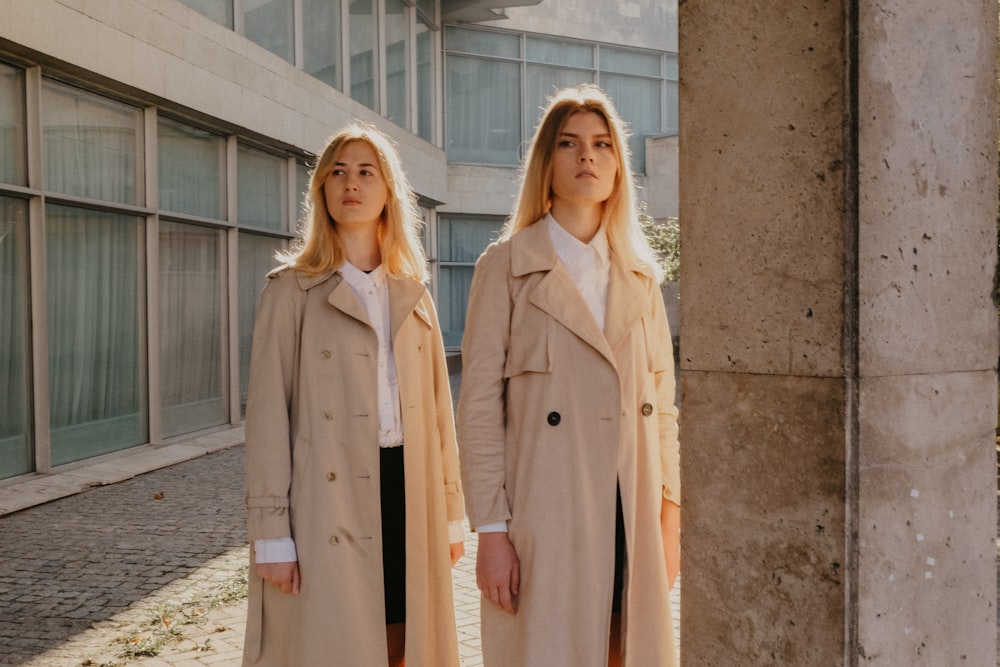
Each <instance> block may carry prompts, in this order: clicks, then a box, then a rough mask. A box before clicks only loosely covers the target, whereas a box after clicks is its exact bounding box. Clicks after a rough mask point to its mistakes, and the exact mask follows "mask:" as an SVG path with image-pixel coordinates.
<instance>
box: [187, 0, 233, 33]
mask: <svg viewBox="0 0 1000 667" xmlns="http://www.w3.org/2000/svg"><path fill="white" fill-rule="evenodd" d="M181 2H183V3H184V4H185V5H187V6H188V7H190V8H191V9H194V10H195V11H197V12H199V13H201V14H204V15H205V16H207V17H208V18H210V19H212V20H213V21H215V22H216V23H221V24H222V25H224V26H226V27H227V28H229V29H230V30H232V29H233V0H181Z"/></svg>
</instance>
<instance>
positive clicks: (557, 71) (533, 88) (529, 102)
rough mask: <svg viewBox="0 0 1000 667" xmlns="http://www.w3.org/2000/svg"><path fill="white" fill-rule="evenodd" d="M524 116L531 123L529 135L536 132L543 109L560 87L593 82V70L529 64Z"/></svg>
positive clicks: (526, 72) (526, 76)
mask: <svg viewBox="0 0 1000 667" xmlns="http://www.w3.org/2000/svg"><path fill="white" fill-rule="evenodd" d="M525 79H526V80H525V85H524V118H525V120H526V121H527V122H530V123H531V125H530V126H529V127H528V128H526V129H527V130H528V136H529V137H531V136H533V135H534V134H535V128H536V127H538V123H539V121H541V120H542V111H544V109H545V105H546V104H547V103H548V98H549V97H551V96H552V95H553V94H555V92H556V91H557V90H559V89H560V88H566V87H568V86H576V85H579V84H581V83H592V82H593V81H594V73H593V71H592V70H581V69H569V68H566V67H546V66H544V65H528V66H527V68H526V71H525Z"/></svg>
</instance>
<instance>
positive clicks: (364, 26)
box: [348, 0, 378, 111]
mask: <svg viewBox="0 0 1000 667" xmlns="http://www.w3.org/2000/svg"><path fill="white" fill-rule="evenodd" d="M350 7H351V11H350V19H349V20H350V22H351V25H350V27H349V29H348V34H349V36H350V46H351V97H352V98H353V99H355V100H357V101H358V102H360V103H361V104H364V105H365V106H366V107H368V108H369V109H374V110H375V111H378V90H377V88H376V87H375V77H376V74H377V63H376V62H375V53H376V46H377V45H378V25H377V23H376V21H375V2H374V0H351V5H350Z"/></svg>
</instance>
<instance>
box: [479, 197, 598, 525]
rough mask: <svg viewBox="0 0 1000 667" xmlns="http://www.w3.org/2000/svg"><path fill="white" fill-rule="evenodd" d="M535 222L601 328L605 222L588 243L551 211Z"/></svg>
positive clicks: (501, 522) (499, 523)
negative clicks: (563, 224) (567, 228)
mask: <svg viewBox="0 0 1000 667" xmlns="http://www.w3.org/2000/svg"><path fill="white" fill-rule="evenodd" d="M535 224H544V225H545V227H546V229H548V232H549V238H550V239H551V240H552V245H553V246H555V249H556V256H557V257H558V258H559V261H560V262H562V263H563V266H565V267H566V271H567V272H568V273H569V277H570V278H571V279H572V280H573V284H574V285H576V288H577V289H578V290H580V295H581V296H582V297H583V300H584V301H585V302H586V303H587V306H588V307H589V308H590V312H591V313H593V314H594V319H595V320H597V325H598V326H599V327H600V328H601V331H603V330H604V324H605V322H604V320H605V315H606V314H607V310H608V284H609V283H610V282H611V251H610V249H609V247H608V235H607V232H605V231H604V226H603V225H601V227H600V228H599V229H598V230H597V233H596V234H594V238H592V239H590V243H584V242H583V241H581V240H580V239H578V238H576V237H575V236H573V235H572V234H570V233H569V232H568V231H566V230H565V229H564V228H563V226H562V225H560V224H559V223H558V222H557V221H556V219H555V218H553V217H552V214H551V213H549V214H547V215H546V216H545V218H544V219H543V220H542V221H541V222H538V223H535ZM506 531H507V522H506V521H495V522H493V523H488V524H486V525H483V526H479V527H478V528H476V532H478V533H503V532H506Z"/></svg>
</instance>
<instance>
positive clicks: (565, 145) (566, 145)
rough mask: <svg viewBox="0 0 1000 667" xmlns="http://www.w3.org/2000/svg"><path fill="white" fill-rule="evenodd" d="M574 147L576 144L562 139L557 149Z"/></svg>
mask: <svg viewBox="0 0 1000 667" xmlns="http://www.w3.org/2000/svg"><path fill="white" fill-rule="evenodd" d="M575 145H576V144H574V143H573V142H572V141H570V140H568V139H563V140H562V141H560V142H559V147H560V148H572V147H573V146H575Z"/></svg>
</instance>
